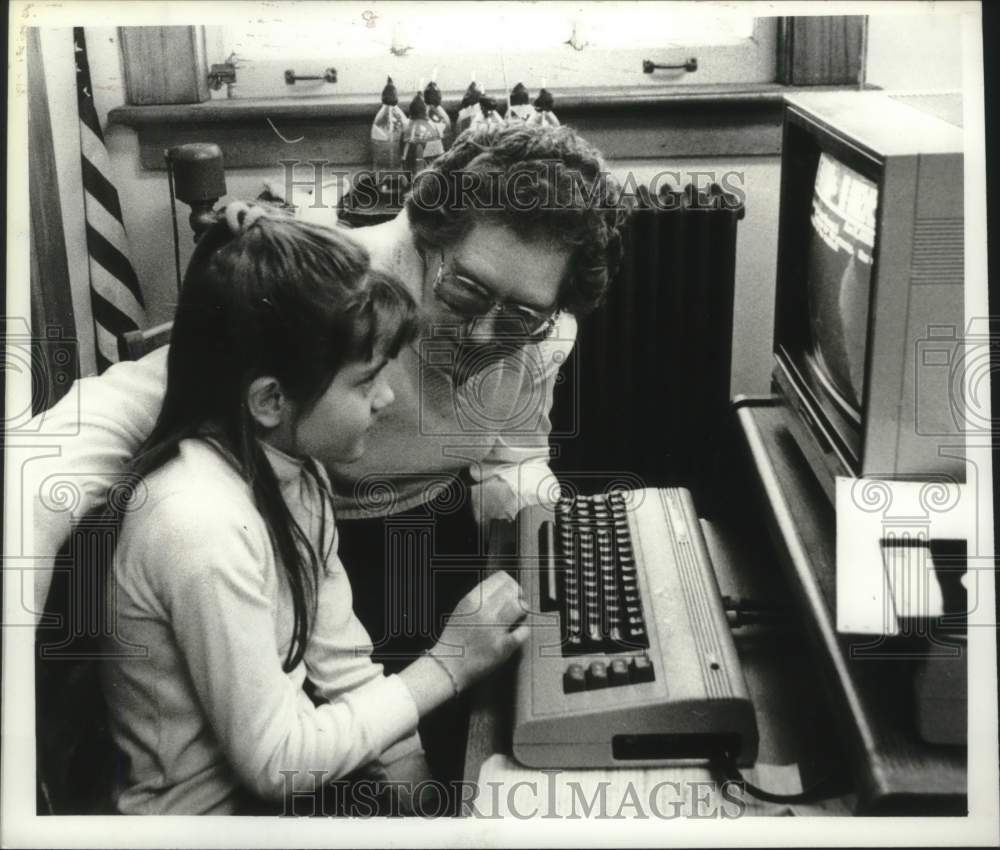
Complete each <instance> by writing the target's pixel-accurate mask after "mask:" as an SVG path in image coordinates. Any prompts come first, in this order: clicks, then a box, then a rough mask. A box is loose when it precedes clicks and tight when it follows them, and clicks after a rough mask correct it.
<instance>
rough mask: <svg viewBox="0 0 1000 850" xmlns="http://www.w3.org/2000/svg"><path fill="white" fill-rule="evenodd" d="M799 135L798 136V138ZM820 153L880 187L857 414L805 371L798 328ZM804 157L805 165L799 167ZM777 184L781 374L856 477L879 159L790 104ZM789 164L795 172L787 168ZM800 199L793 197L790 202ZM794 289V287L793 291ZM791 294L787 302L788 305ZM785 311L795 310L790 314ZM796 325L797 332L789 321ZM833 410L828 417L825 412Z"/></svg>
mask: <svg viewBox="0 0 1000 850" xmlns="http://www.w3.org/2000/svg"><path fill="white" fill-rule="evenodd" d="M796 136H797V138H796ZM807 139H808V140H809V141H810V144H811V148H812V150H811V151H809V152H808V157H806V156H805V154H804V153H803V152H801V151H798V150H795V148H796V147H801V146H802V144H803V141H805V140H807ZM823 153H826V154H828V155H829V156H831V157H833V158H834V159H835V160H837V162H839V163H840V164H841V165H843V166H844V167H846V168H849V169H851V170H852V171H854V172H856V173H857V174H859V175H861V176H862V177H864V178H866V179H868V180H870V181H872V182H873V183H874V184H875V185H876V187H877V188H878V202H877V206H876V210H875V223H876V237H875V246H874V251H873V252H872V270H871V284H870V289H869V293H868V316H867V324H866V328H865V340H866V344H865V362H864V386H863V388H862V398H861V407H860V409H859V410H858V417H855V416H853V415H852V414H851V413H848V412H846V411H844V410H843V409H842V407H841V405H840V404H839V403H838V402H837V401H836V400H834V399H833V398H832V397H831V395H830V394H829V392H828V391H826V390H825V389H823V388H821V389H817V388H816V386H815V383H816V382H818V381H819V380H820V379H819V378H818V377H813V376H812V375H811V374H810V369H811V367H810V365H809V363H808V359H809V358H810V357H811V355H810V354H809V352H807V351H806V350H805V348H806V344H805V339H804V336H803V335H802V332H801V322H802V317H803V316H804V315H807V308H806V305H805V294H804V280H805V274H804V273H799V270H801V269H803V268H804V266H805V265H806V258H807V256H808V254H807V251H806V250H804V249H803V247H802V244H803V239H802V235H803V234H804V233H805V232H807V227H808V225H807V224H804V221H803V210H804V211H805V218H806V219H808V218H809V217H810V216H811V209H812V197H813V192H814V189H815V175H816V170H817V168H818V166H819V158H820V156H821V155H822V154H823ZM806 158H808V169H806V168H805V166H803V165H802V163H803V161H804V160H805V159H806ZM781 168H782V171H781V189H780V195H779V203H780V214H779V222H778V264H777V277H776V283H777V285H776V290H775V322H774V356H775V358H776V359H777V360H778V362H779V364H780V366H781V367H782V368H783V370H784V372H785V373H786V375H787V376H788V377H789V379H790V380H791V381H792V384H793V386H794V388H795V391H796V392H798V393H799V394H800V395H801V396H802V397H803V398H802V401H804V402H806V403H807V404H808V406H809V408H810V409H811V412H812V413H813V414H814V415H816V418H817V421H818V422H822V424H823V428H822V430H823V432H824V434H825V435H826V436H827V438H828V439H829V441H830V442H831V445H832V447H833V449H834V451H835V452H836V454H837V456H838V457H839V458H840V460H841V462H842V463H843V464H844V465H845V467H846V469H845V470H844V472H845V474H849V475H854V476H857V475H860V474H861V470H862V465H863V462H862V459H863V458H864V453H865V442H866V432H867V428H866V423H867V417H868V412H869V410H870V408H871V405H870V394H871V391H872V387H871V377H872V344H871V343H872V334H873V332H874V323H875V316H876V309H875V308H876V304H877V302H878V297H879V293H878V288H879V278H880V275H879V265H880V262H879V254H880V249H881V241H882V240H881V239H880V231H881V225H882V208H883V203H884V199H885V194H884V179H883V178H884V173H885V159H884V158H883V157H881V156H879V155H878V154H877V153H876V152H874V151H872V150H870V149H869V148H866V147H865V146H864V145H862V144H860V143H858V142H857V141H856V140H853V139H850V138H848V137H846V136H844V135H843V134H842V133H840V132H838V131H837V130H836V128H834V127H832V126H831V125H829V124H827V123H826V122H824V121H822V120H818V119H817V118H815V117H814V116H812V115H810V114H808V113H804V112H802V111H800V110H799V109H798V108H796V106H795V105H794V104H788V105H787V106H786V112H785V121H784V126H783V131H782V157H781ZM793 169H794V172H795V173H791V170H793ZM805 170H807V171H808V173H809V175H810V179H809V181H808V182H807V183H806V184H805V186H803V182H802V180H801V177H802V175H803V172H804V171H805ZM796 201H798V203H796ZM795 287H798V288H799V291H797V292H796V291H795ZM789 298H791V306H790V305H789ZM789 311H791V312H792V313H793V314H795V315H792V316H789V315H788V314H789ZM796 324H798V325H799V329H800V331H799V333H798V334H796V327H795V325H796ZM831 414H832V416H831Z"/></svg>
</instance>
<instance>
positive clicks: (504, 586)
mask: <svg viewBox="0 0 1000 850" xmlns="http://www.w3.org/2000/svg"><path fill="white" fill-rule="evenodd" d="M524 616H525V609H524V600H523V599H522V597H521V587H520V585H519V584H518V583H517V582H516V581H515V580H514V579H513V578H511V576H510V575H509V574H508V573H506V572H504V571H502V570H500V571H498V572H495V573H493V575H491V576H489V577H488V578H486V579H484V580H483V581H481V582H480V583H479V584H478V585H476V586H475V587H474V588H473V589H472V590H470V591H469V593H467V594H466V595H465V597H464V598H463V599H462V600H461V601H460V602H459V603H458V605H456V606H455V611H454V612H453V613H452V615H451V617H450V618H449V619H448V624H447V625H446V626H445V628H444V630H443V631H442V632H441V638H440V640H438V642H437V644H435V646H434V648H433V649H432V650H431V652H430V654H431V655H433V656H434V658H435V659H436V660H437V661H439V662H440V663H441V664H443V665H444V666H445V667H446V668H447V669H448V671H450V673H451V675H452V676H453V677H454V681H455V683H456V684H457V686H458V687H459V688H460V689H461V690H464V689H465V688H467V687H468V686H469V685H471V684H472V683H473V682H475V681H477V680H478V679H480V678H481V677H483V676H484V675H486V674H487V673H489V672H490V671H491V670H493V669H495V668H496V667H499V666H500V665H501V664H502V663H503V662H504V661H506V660H507V659H508V658H510V656H511V655H513V654H514V652H515V651H516V650H517V649H518V647H520V646H521V644H523V643H524V641H525V640H526V639H527V637H528V626H527V624H524V623H522V624H521V625H518V624H519V623H521V621H522V620H523V619H524Z"/></svg>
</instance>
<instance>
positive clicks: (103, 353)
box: [95, 325, 118, 372]
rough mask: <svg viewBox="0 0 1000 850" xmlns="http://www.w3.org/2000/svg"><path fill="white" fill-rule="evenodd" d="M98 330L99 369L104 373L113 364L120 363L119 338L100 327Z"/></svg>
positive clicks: (97, 327)
mask: <svg viewBox="0 0 1000 850" xmlns="http://www.w3.org/2000/svg"><path fill="white" fill-rule="evenodd" d="M95 327H96V329H97V368H98V369H99V370H100V371H101V372H103V371H104V370H105V369H107V368H108V366H110V365H111V364H112V363H117V362H118V338H117V337H116V336H115V335H114V334H113V333H111V332H110V331H106V330H105V329H104V328H102V327H101V326H100V325H96V326H95Z"/></svg>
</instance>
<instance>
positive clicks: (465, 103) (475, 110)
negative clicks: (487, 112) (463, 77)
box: [455, 79, 483, 133]
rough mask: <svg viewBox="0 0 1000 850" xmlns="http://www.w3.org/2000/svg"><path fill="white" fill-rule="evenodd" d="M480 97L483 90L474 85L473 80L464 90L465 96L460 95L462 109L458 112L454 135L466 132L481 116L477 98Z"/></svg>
mask: <svg viewBox="0 0 1000 850" xmlns="http://www.w3.org/2000/svg"><path fill="white" fill-rule="evenodd" d="M482 96H483V90H482V89H481V88H479V86H477V85H476V81H475V80H474V79H473V81H472V82H471V83H469V87H468V88H467V89H466V90H465V94H464V95H462V108H461V109H460V110H459V111H458V121H457V122H456V127H455V132H456V133H461V132H463V131H464V130H468V129H469V127H470V126H471V125H472V123H473V122H474V121H476V120H477V119H478V118H479V117H480V116H481V115H482V114H483V113H482V110H481V109H480V108H479V98H481V97H482Z"/></svg>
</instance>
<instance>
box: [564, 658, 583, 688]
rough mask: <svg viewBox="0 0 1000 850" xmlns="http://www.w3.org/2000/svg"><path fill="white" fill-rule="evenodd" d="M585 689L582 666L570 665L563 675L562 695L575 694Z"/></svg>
mask: <svg viewBox="0 0 1000 850" xmlns="http://www.w3.org/2000/svg"><path fill="white" fill-rule="evenodd" d="M586 689H587V675H586V673H585V672H584V669H583V665H582V664H570V665H569V667H567V668H566V672H565V673H563V693H567V694H575V693H579V692H580V691H585V690H586Z"/></svg>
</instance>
